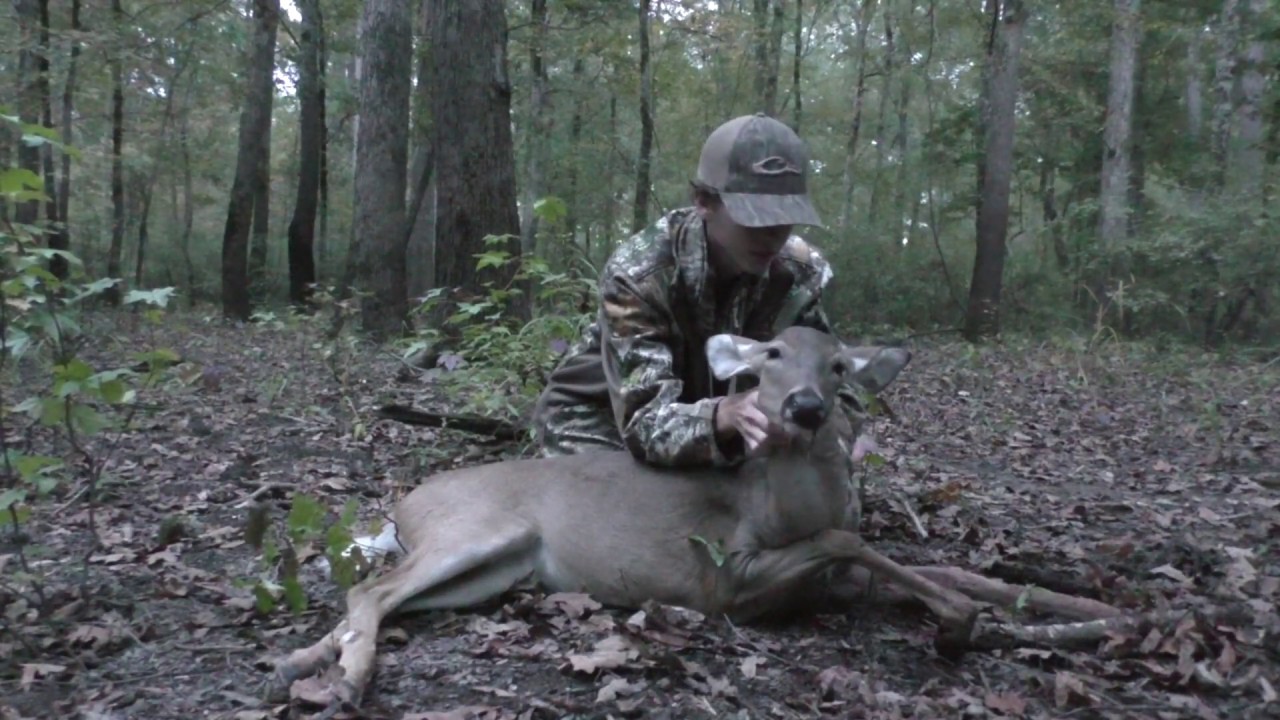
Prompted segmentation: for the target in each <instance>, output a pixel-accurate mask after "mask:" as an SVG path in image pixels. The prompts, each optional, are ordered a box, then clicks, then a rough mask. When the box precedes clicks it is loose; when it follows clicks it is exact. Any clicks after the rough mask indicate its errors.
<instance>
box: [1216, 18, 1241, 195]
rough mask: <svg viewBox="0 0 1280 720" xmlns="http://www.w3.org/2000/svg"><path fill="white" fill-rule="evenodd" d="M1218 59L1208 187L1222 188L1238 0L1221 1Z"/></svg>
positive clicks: (1228, 147)
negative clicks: (1211, 178) (1210, 175)
mask: <svg viewBox="0 0 1280 720" xmlns="http://www.w3.org/2000/svg"><path fill="white" fill-rule="evenodd" d="M1216 35H1217V38H1218V47H1217V57H1216V59H1215V61H1214V68H1213V128H1212V130H1211V132H1212V133H1213V140H1212V142H1213V146H1212V148H1213V160H1214V168H1213V173H1212V177H1213V180H1214V182H1212V183H1211V184H1212V185H1213V186H1215V187H1218V188H1223V187H1224V186H1225V184H1226V178H1227V164H1228V162H1229V161H1230V157H1229V156H1230V151H1231V115H1232V110H1233V105H1232V97H1231V94H1232V93H1231V91H1232V90H1233V88H1234V85H1235V72H1236V45H1237V43H1238V42H1239V38H1240V7H1239V0H1223V2H1222V15H1221V17H1220V19H1219V21H1218V28H1217V33H1216Z"/></svg>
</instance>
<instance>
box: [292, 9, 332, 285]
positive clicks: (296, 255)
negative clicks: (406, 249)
mask: <svg viewBox="0 0 1280 720" xmlns="http://www.w3.org/2000/svg"><path fill="white" fill-rule="evenodd" d="M298 10H299V12H301V14H302V28H301V36H300V38H299V40H298V105H299V107H298V195H297V197H296V198H295V200H294V204H293V218H292V219H291V220H290V221H289V302H291V303H293V305H294V306H295V307H298V308H306V307H308V305H309V304H310V302H311V295H312V286H313V285H314V284H315V281H316V259H315V253H314V251H313V247H314V243H315V234H316V200H317V199H318V196H319V193H320V152H321V150H320V138H321V134H322V133H323V128H324V122H325V118H324V67H323V66H322V65H321V64H320V55H321V53H320V45H321V43H323V42H324V18H323V16H322V15H321V12H320V0H300V1H299V3H298Z"/></svg>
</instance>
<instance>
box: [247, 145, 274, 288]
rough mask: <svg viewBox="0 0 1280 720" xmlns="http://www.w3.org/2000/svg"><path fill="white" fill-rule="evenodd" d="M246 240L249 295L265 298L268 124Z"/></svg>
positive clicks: (268, 229) (268, 234) (268, 231)
mask: <svg viewBox="0 0 1280 720" xmlns="http://www.w3.org/2000/svg"><path fill="white" fill-rule="evenodd" d="M252 228H253V229H252V231H251V232H250V237H249V291H250V294H251V295H252V296H253V297H256V298H258V299H259V300H262V299H265V298H266V295H267V288H266V283H267V251H268V250H269V248H268V247H267V245H268V243H269V242H270V237H271V123H267V129H266V133H265V134H264V135H263V137H262V158H261V160H259V161H258V172H257V174H256V175H254V178H253V225H252Z"/></svg>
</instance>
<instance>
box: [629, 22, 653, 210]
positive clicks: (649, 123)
mask: <svg viewBox="0 0 1280 720" xmlns="http://www.w3.org/2000/svg"><path fill="white" fill-rule="evenodd" d="M651 3H652V0H640V153H639V155H637V156H636V192H635V206H634V208H633V209H632V213H631V232H640V231H641V230H643V229H644V227H645V225H646V224H647V218H648V217H649V162H650V159H651V156H652V155H653V67H652V64H651V62H650V58H649V14H650V5H651Z"/></svg>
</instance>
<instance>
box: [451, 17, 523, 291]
mask: <svg viewBox="0 0 1280 720" xmlns="http://www.w3.org/2000/svg"><path fill="white" fill-rule="evenodd" d="M430 1H431V80H432V87H433V92H432V108H431V120H432V127H433V142H432V153H433V154H434V155H435V157H436V198H437V220H436V263H435V266H436V286H437V287H442V288H447V289H450V290H453V291H457V292H460V293H461V294H462V295H464V296H466V295H470V296H481V295H483V294H484V293H485V290H484V288H483V283H485V282H492V283H494V284H495V286H497V287H506V286H507V285H508V284H509V283H510V282H511V280H512V278H513V277H514V274H515V272H514V271H515V268H514V267H512V266H505V267H501V268H488V269H486V270H483V271H477V269H476V255H477V254H478V253H481V252H484V251H485V249H486V247H485V238H486V237H488V236H494V237H502V236H506V237H508V238H509V239H508V240H507V242H506V243H504V244H500V245H498V246H497V247H496V248H493V249H502V250H505V251H506V252H508V253H509V254H510V255H511V256H512V257H513V258H518V257H519V253H520V242H519V237H520V218H519V215H518V214H517V210H516V174H515V149H514V144H513V140H512V137H511V81H510V76H509V75H508V74H507V73H508V70H507V23H506V16H505V14H504V13H503V3H502V2H500V0H475V1H474V2H467V3H460V2H456V0H430ZM512 309H513V310H515V311H517V312H519V313H521V314H524V313H526V312H527V310H528V304H527V302H525V301H524V300H523V299H520V300H516V301H514V302H513V303H512Z"/></svg>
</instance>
